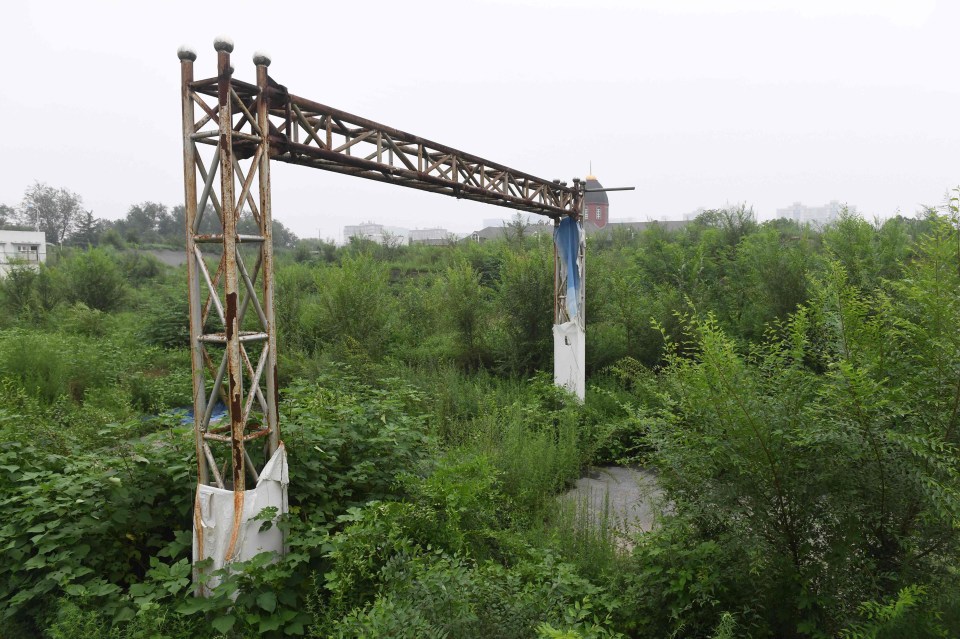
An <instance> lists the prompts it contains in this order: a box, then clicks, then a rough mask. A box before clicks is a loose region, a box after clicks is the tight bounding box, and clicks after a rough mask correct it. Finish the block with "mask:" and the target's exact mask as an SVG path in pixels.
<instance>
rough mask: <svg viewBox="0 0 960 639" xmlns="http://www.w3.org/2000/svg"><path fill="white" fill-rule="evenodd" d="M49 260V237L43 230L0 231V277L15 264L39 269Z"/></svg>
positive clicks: (4, 275)
mask: <svg viewBox="0 0 960 639" xmlns="http://www.w3.org/2000/svg"><path fill="white" fill-rule="evenodd" d="M46 261H47V238H46V234H44V232H43V231H0V278H2V277H6V274H7V273H8V272H9V271H10V269H11V268H12V267H13V266H14V265H18V264H23V265H26V266H29V267H30V268H34V269H39V268H40V264H41V263H43V262H46Z"/></svg>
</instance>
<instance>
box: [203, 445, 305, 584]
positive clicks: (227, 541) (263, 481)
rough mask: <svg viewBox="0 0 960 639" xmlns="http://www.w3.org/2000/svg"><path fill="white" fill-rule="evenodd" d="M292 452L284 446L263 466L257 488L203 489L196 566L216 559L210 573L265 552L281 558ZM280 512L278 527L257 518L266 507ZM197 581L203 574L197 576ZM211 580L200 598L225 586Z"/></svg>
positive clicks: (212, 487)
mask: <svg viewBox="0 0 960 639" xmlns="http://www.w3.org/2000/svg"><path fill="white" fill-rule="evenodd" d="M288 483H289V478H288V475H287V451H286V449H285V448H284V447H283V444H282V443H281V444H280V446H279V447H278V448H277V451H276V452H275V453H274V454H273V457H271V458H270V461H268V462H267V464H266V466H264V467H263V471H261V473H260V477H259V479H258V480H257V486H256V488H253V489H252V490H245V491H241V492H234V491H232V490H224V489H223V488H216V487H215V486H207V485H205V484H202V485H200V486H198V487H197V497H196V501H195V502H194V510H193V563H194V564H196V563H197V562H198V561H201V560H203V559H213V565H212V566H210V567H209V568H207V569H206V570H205V571H204V572H205V573H207V574H210V573H212V572H214V571H215V570H219V569H220V568H223V567H224V566H225V565H227V564H229V563H230V562H233V561H245V560H247V559H251V558H252V557H254V556H256V555H257V554H259V553H261V552H264V551H267V550H269V551H273V552H275V553H277V556H278V557H280V556H282V555H283V554H284V552H285V547H284V537H283V532H282V531H281V530H280V529H279V528H278V527H277V526H276V519H277V517H279V516H280V515H283V514H286V513H287V512H288V510H289V508H288V505H287V484H288ZM271 507H272V508H276V514H275V515H274V516H273V517H271V520H273V521H274V525H272V526H269V527H268V528H267V529H266V530H261V527H262V526H263V524H264V520H260V519H253V518H254V517H256V516H257V515H259V514H260V513H261V511H263V509H264V508H271ZM194 581H195V582H196V581H197V575H196V574H194ZM219 581H220V580H219V579H217V578H216V577H211V578H210V579H209V580H208V581H207V583H206V585H205V586H204V587H199V586H198V588H197V595H199V596H206V595H208V594H209V593H210V590H211V589H212V588H215V587H216V586H217V585H218V584H219Z"/></svg>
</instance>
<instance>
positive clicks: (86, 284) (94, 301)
mask: <svg viewBox="0 0 960 639" xmlns="http://www.w3.org/2000/svg"><path fill="white" fill-rule="evenodd" d="M60 268H61V271H62V272H63V276H64V286H65V290H64V296H65V297H66V298H67V299H68V300H70V301H71V302H83V303H84V304H86V305H87V306H88V307H90V308H93V309H96V310H98V311H111V310H114V309H116V308H118V307H119V306H120V304H121V303H122V302H123V300H124V296H125V295H126V290H125V285H124V277H123V273H122V272H121V271H120V268H119V267H118V266H117V263H116V262H115V261H114V260H113V258H112V257H111V256H110V254H109V253H107V252H106V251H104V250H102V249H90V250H87V251H81V252H77V253H74V254H73V255H72V256H71V257H70V259H68V260H66V261H65V262H64V263H63V265H62V266H61V267H60Z"/></svg>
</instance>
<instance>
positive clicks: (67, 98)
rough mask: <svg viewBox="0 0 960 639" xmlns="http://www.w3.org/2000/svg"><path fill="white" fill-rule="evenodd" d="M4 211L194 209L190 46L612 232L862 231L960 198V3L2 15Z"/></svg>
mask: <svg viewBox="0 0 960 639" xmlns="http://www.w3.org/2000/svg"><path fill="white" fill-rule="evenodd" d="M3 11H4V14H3V20H2V21H0V42H2V43H3V46H4V50H5V52H6V56H5V66H6V68H5V70H4V73H3V81H2V82H0V115H2V116H3V117H2V121H3V123H4V129H5V131H4V135H3V137H2V140H3V141H2V142H0V148H2V150H3V154H2V162H3V173H2V175H3V178H2V180H0V203H6V204H11V205H13V204H17V203H19V201H20V199H21V198H22V195H23V191H24V189H25V188H26V187H27V186H28V185H30V184H31V183H32V182H33V181H34V180H40V181H42V182H46V183H48V184H50V185H53V186H58V187H59V186H63V187H66V188H69V189H71V190H73V191H76V192H77V193H79V194H80V195H82V196H83V198H84V201H85V203H86V205H87V206H88V207H89V208H91V209H92V210H93V212H94V214H95V215H96V216H98V217H105V218H111V219H113V218H118V217H121V216H123V214H124V213H125V211H126V209H127V208H128V207H129V206H130V205H131V204H133V203H135V202H140V201H144V200H154V201H161V202H164V203H167V204H169V205H174V204H178V203H180V201H181V200H182V197H183V186H182V180H183V177H182V176H183V173H182V171H183V168H182V159H181V139H180V114H179V105H180V101H179V100H180V97H179V62H178V60H177V57H176V50H177V47H178V46H179V45H181V44H190V45H193V46H194V47H196V48H197V50H198V52H199V59H198V61H197V66H196V74H197V77H207V76H210V75H213V73H214V71H215V54H214V51H213V46H212V42H213V39H214V37H215V36H217V35H219V34H225V35H229V36H230V37H232V38H233V39H234V41H235V43H236V49H235V50H234V66H235V68H236V76H237V77H238V78H241V79H248V80H251V81H252V80H253V79H254V67H253V64H252V62H250V58H251V55H252V53H253V52H254V51H255V50H257V49H263V50H266V51H268V52H269V53H270V54H271V56H272V58H273V64H272V65H271V67H270V72H271V75H272V76H273V77H274V78H275V79H276V80H277V81H278V82H280V83H282V84H285V85H286V86H287V87H288V88H289V89H290V90H291V91H292V92H293V93H296V94H298V95H302V96H304V97H307V98H310V99H313V100H316V101H319V102H323V103H325V104H329V105H331V106H334V107H337V108H341V109H344V110H347V111H351V112H353V113H356V114H358V115H361V116H364V117H368V118H370V119H373V120H377V121H379V122H383V123H385V124H388V125H390V126H394V127H397V128H400V129H404V130H406V131H409V132H410V133H414V134H417V135H421V136H423V137H426V138H429V139H432V140H434V141H437V142H441V143H443V144H447V145H449V146H453V147H456V148H459V149H462V150H464V151H468V152H470V153H474V154H476V155H480V156H483V157H486V158H488V159H491V160H495V161H498V162H501V163H503V164H506V165H507V166H511V167H513V168H516V169H519V170H522V171H526V172H529V173H533V174H534V175H539V176H541V177H545V178H561V179H564V180H570V178H572V177H573V176H581V177H582V176H584V175H585V174H586V173H587V171H588V162H589V161H591V160H592V161H593V170H594V173H595V174H596V175H597V177H598V178H599V179H600V181H601V182H602V183H603V184H604V185H606V186H622V185H635V186H636V187H637V190H636V191H635V192H632V193H615V194H611V211H610V213H611V216H612V217H613V218H624V217H632V218H635V219H638V220H640V219H646V218H654V217H663V216H672V217H676V218H679V217H680V216H681V215H683V214H684V213H688V212H690V211H692V210H694V209H696V208H698V207H701V206H704V207H718V206H722V205H724V204H725V203H727V202H746V203H747V204H750V205H753V206H754V208H755V210H756V211H757V213H758V214H760V216H761V218H763V217H769V216H770V215H772V214H773V213H774V211H775V209H777V208H779V207H784V206H786V205H788V204H790V203H792V202H794V201H798V200H799V201H802V202H804V203H805V204H808V205H820V204H824V203H826V202H827V201H829V200H833V199H837V200H840V201H844V202H848V203H849V204H851V205H855V206H857V207H858V208H859V210H860V211H861V212H863V213H865V214H866V215H868V216H875V215H876V216H882V217H885V216H888V215H892V214H894V213H896V212H897V211H900V212H902V213H904V214H907V215H912V214H914V213H915V212H916V211H917V209H918V208H919V207H920V206H921V205H922V204H937V203H939V202H941V201H942V199H943V195H944V193H945V192H946V190H947V189H949V188H951V187H953V186H956V185H957V184H960V170H958V169H960V166H958V158H960V155H958V150H960V89H958V83H957V79H958V75H960V67H958V65H957V59H958V55H957V44H956V42H957V39H956V34H955V32H956V27H957V25H958V24H960V3H958V2H943V1H941V2H934V1H933V0H912V1H911V0H903V1H901V0H797V1H788V0H730V1H724V0H689V1H683V0H636V1H632V2H631V1H627V0H620V1H617V0H600V1H596V0H594V1H587V0H554V1H548V0H525V1H519V2H514V1H507V0H486V1H474V0H469V1H467V0H464V1H460V2H455V1H452V0H447V1H446V2H387V1H383V2H375V1H365V0H355V1H354V2H349V3H323V2H309V3H305V2H291V1H288V2H283V3H272V2H270V3H268V2H246V1H242V2H241V1H233V2H218V3H213V2H201V1H199V0H194V1H192V2H184V1H172V2H149V3H146V2H144V3H141V2H133V1H125V2H120V1H115V2H110V1H106V0H103V1H83V0H73V1H59V2H57V1H31V2H29V3H28V2H14V3H7V4H5V5H4V10H3ZM272 177H273V194H274V215H275V216H276V217H277V219H279V220H281V221H282V222H283V223H284V224H286V225H288V226H290V227H291V228H292V229H293V230H294V232H296V233H297V234H298V235H300V236H303V237H316V236H317V235H318V234H320V235H321V236H322V237H335V238H339V237H340V234H341V228H342V227H343V225H345V224H351V223H357V222H359V221H365V220H374V221H378V222H381V223H384V224H389V225H393V226H405V227H408V228H417V227H421V228H422V227H431V226H443V227H446V228H448V229H450V230H453V231H468V230H471V229H473V228H476V227H478V226H479V225H480V223H481V221H482V220H483V219H484V218H491V217H502V216H504V215H505V214H506V215H509V212H506V211H505V210H504V209H500V208H497V207H487V206H484V205H480V204H476V203H472V202H465V201H459V200H454V199H449V198H445V197H443V196H439V195H435V194H430V193H422V192H419V191H414V190H410V189H400V188H397V187H393V186H389V185H384V184H379V183H375V182H367V181H365V180H360V179H357V178H353V177H347V176H342V175H337V174H333V173H326V172H320V171H312V170H309V169H306V168H302V167H295V166H286V165H279V163H278V165H275V167H274V169H273V176H272Z"/></svg>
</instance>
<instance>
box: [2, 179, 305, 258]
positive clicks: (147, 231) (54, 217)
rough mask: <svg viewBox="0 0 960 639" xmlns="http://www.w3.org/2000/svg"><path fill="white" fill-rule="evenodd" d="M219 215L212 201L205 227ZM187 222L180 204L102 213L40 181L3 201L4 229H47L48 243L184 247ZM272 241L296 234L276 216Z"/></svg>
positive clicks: (243, 222)
mask: <svg viewBox="0 0 960 639" xmlns="http://www.w3.org/2000/svg"><path fill="white" fill-rule="evenodd" d="M216 218H217V214H216V212H215V211H214V209H213V208H212V207H208V210H207V211H206V213H205V214H204V220H203V223H202V224H201V231H202V232H207V233H214V232H216V230H217V221H216ZM185 224H186V213H185V210H184V207H183V205H182V204H177V205H175V206H173V207H170V206H167V205H166V204H163V203H160V202H146V201H145V202H140V203H136V204H131V205H130V207H129V208H128V209H127V212H126V214H125V215H124V217H122V218H120V219H117V220H108V219H105V218H98V217H95V216H94V214H93V211H91V210H90V209H88V208H86V207H85V206H84V203H83V197H82V196H81V195H80V194H78V193H75V192H73V191H71V190H69V189H67V188H64V187H54V186H50V185H48V184H46V183H44V182H39V181H38V182H34V183H33V184H32V185H30V186H29V187H27V189H26V190H25V191H24V193H23V199H21V201H20V202H19V204H17V205H15V206H11V205H9V204H0V230H21V231H33V230H36V231H43V232H44V234H45V235H46V241H47V243H49V244H59V245H61V246H63V245H68V246H94V247H96V246H101V245H108V246H113V247H115V248H124V247H125V246H127V245H134V246H143V245H163V246H171V247H180V246H183V245H184V236H185V232H184V228H185ZM238 226H239V231H240V233H250V234H254V233H255V232H256V222H255V221H254V220H253V218H252V217H251V216H249V215H247V216H246V217H242V218H241V219H240V222H239V225H238ZM273 241H274V245H276V246H278V247H291V246H293V245H294V244H296V242H297V236H296V235H294V234H293V232H291V231H290V230H289V229H288V228H286V227H285V226H284V225H283V224H282V223H281V222H278V221H276V220H274V222H273Z"/></svg>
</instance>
